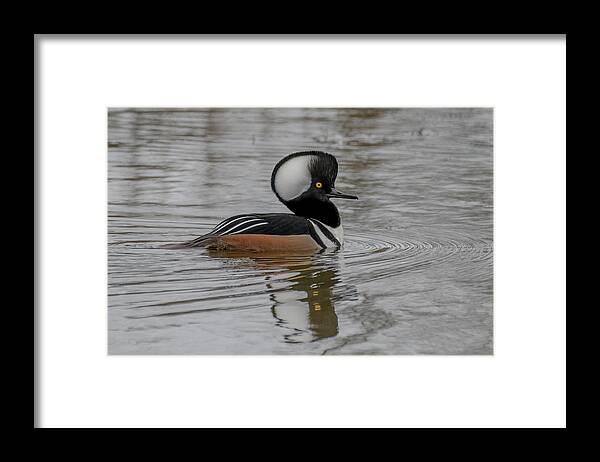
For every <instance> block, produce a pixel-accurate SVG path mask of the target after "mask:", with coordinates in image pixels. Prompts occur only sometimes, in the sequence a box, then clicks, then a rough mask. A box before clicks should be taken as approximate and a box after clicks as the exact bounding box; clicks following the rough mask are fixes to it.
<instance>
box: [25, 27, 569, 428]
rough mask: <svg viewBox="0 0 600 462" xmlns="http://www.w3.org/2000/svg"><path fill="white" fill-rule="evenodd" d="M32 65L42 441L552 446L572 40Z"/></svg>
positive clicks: (209, 47) (189, 43)
mask: <svg viewBox="0 0 600 462" xmlns="http://www.w3.org/2000/svg"><path fill="white" fill-rule="evenodd" d="M34 62H35V67H34V72H35V76H34V77H35V88H34V97H35V105H34V112H35V114H34V115H35V118H34V124H35V126H34V128H35V134H36V139H35V161H36V164H37V165H36V169H35V171H34V186H35V189H36V191H35V202H36V203H35V204H34V212H35V213H36V216H35V223H34V232H35V233H36V236H37V237H36V240H35V245H36V256H35V261H34V264H35V266H36V268H35V271H34V276H35V278H36V291H37V295H36V299H35V325H34V329H35V357H34V361H35V364H34V365H35V371H36V372H35V385H34V386H35V403H34V407H35V415H34V427H38V428H49V427H193V428H231V427H244V428H256V427H260V428H270V427H283V428H291V427H294V428H298V427H353V428H368V427H371V428H383V427H387V428H415V427H416V428H432V427H436V428H437V427H442V428H450V427H463V428H465V427H468V428H471V427H479V428H488V427H555V428H564V427H565V426H566V417H565V416H566V331H565V329H566V323H565V316H566V36H565V35H547V36H505V37H502V36H473V37H469V36H452V35H447V36H432V37H430V36H401V35H399V36H343V37H338V36H304V37H303V36H274V37H268V36H256V37H255V36H201V35H199V36H173V37H171V36H160V35H157V36H143V37H136V36H102V35H100V36H98V35H94V36H85V35H79V36H53V35H37V36H35V37H34ZM409 397H410V398H409ZM332 401H335V402H336V403H346V404H345V405H336V406H335V407H336V410H335V412H330V411H331V403H332ZM150 409H151V411H150ZM326 410H329V411H326ZM315 414H318V415H319V416H320V417H319V419H318V421H315V418H314V416H315Z"/></svg>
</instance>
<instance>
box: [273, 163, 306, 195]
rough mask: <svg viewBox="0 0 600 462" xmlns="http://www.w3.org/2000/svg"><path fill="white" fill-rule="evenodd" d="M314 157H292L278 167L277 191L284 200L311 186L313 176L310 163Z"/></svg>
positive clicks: (276, 177) (276, 174)
mask: <svg viewBox="0 0 600 462" xmlns="http://www.w3.org/2000/svg"><path fill="white" fill-rule="evenodd" d="M313 157H314V156H311V155H306V156H298V157H292V158H291V159H290V160H288V161H286V162H285V163H283V164H282V165H281V166H280V167H279V168H278V169H277V172H276V173H275V191H276V192H277V194H278V195H279V197H281V198H282V199H283V200H284V201H289V200H292V199H294V198H295V197H298V196H299V195H300V194H302V193H303V192H304V191H307V190H308V189H309V188H310V182H311V180H312V178H311V175H310V170H309V169H308V164H309V162H310V161H311V159H312V158H313Z"/></svg>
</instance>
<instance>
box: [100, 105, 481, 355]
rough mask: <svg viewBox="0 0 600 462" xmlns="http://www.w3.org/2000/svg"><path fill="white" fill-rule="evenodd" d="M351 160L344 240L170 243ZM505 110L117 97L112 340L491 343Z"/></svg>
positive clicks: (112, 142)
mask: <svg viewBox="0 0 600 462" xmlns="http://www.w3.org/2000/svg"><path fill="white" fill-rule="evenodd" d="M313 149H314V150H323V151H327V152H330V153H332V154H334V155H335V156H336V157H337V158H338V162H339V174H338V180H337V181H336V186H337V187H338V188H339V189H340V190H342V191H344V192H348V193H351V194H356V195H358V196H359V197H360V200H359V201H343V200H338V201H337V202H336V203H337V204H338V207H339V209H340V213H341V215H342V220H343V224H344V231H345V239H346V242H345V246H344V248H343V249H342V250H340V251H332V250H327V251H325V252H322V253H316V254H310V255H282V254H240V253H236V254H231V253H222V252H221V253H219V252H214V251H208V250H206V249H202V248H192V249H181V250H166V249H161V248H160V245H161V244H165V243H172V242H181V241H185V240H188V239H192V238H194V237H197V236H199V235H201V234H203V233H205V232H207V231H209V230H210V229H211V228H212V227H213V226H214V225H215V224H216V223H218V222H219V221H221V220H222V219H224V218H227V217H229V216H232V215H238V214H242V213H252V212H258V213H268V212H288V210H287V209H286V208H285V207H284V206H283V205H282V204H280V203H279V202H278V201H277V199H276V197H275V196H274V195H273V193H272V192H271V188H270V175H271V171H272V169H273V167H274V165H275V164H276V163H277V161H278V160H279V159H280V158H282V157H283V156H285V155H287V154H289V153H291V152H294V151H301V150H313ZM492 152H493V149H492V110H491V109H189V110H188V109H185V110H183V109H169V110H165V109H117V108H115V109H110V110H109V113H108V200H109V204H108V213H109V216H108V273H109V274H108V284H109V287H108V352H109V353H110V354H491V353H492V293H493V273H492V270H493V268H492V248H493V245H492V244H493V241H492V238H493V229H492V217H493V209H492V173H493V172H492V167H493V156H492Z"/></svg>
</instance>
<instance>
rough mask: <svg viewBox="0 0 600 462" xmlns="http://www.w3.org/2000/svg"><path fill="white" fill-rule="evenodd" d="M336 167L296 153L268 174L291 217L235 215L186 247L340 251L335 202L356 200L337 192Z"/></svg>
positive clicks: (329, 159) (322, 157)
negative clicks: (335, 200) (331, 248)
mask: <svg viewBox="0 0 600 462" xmlns="http://www.w3.org/2000/svg"><path fill="white" fill-rule="evenodd" d="M337 172H338V163H337V160H336V158H335V157H334V156H332V155H331V154H328V153H326V152H322V151H303V152H295V153H293V154H290V155H288V156H286V157H284V158H283V159H281V160H280V161H279V162H278V163H277V165H275V168H274V169H273V173H272V174H271V189H272V190H273V192H274V193H275V195H276V196H277V198H278V199H279V200H280V201H281V202H282V203H283V204H284V205H285V206H286V207H287V208H289V209H290V210H291V211H292V212H294V214H289V213H253V214H244V215H236V216H234V217H230V218H227V219H226V220H223V221H222V222H221V223H219V224H218V225H216V226H215V227H214V228H213V230H212V231H211V232H209V233H207V234H204V235H203V236H200V237H198V238H196V239H194V240H192V241H189V242H186V243H184V244H182V245H183V246H184V247H198V246H202V247H207V248H211V249H218V250H250V251H283V252H287V251H310V250H319V249H326V248H330V247H334V248H340V247H342V245H343V243H344V230H343V228H342V220H341V218H340V214H339V212H338V209H337V207H336V206H335V205H334V203H333V202H331V199H333V198H340V199H358V197H356V196H351V195H349V194H344V193H342V192H340V191H338V190H337V189H335V179H336V177H337Z"/></svg>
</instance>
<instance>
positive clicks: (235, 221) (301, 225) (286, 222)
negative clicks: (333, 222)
mask: <svg viewBox="0 0 600 462" xmlns="http://www.w3.org/2000/svg"><path fill="white" fill-rule="evenodd" d="M235 234H270V235H277V236H290V235H308V236H310V237H311V238H313V240H314V241H315V242H316V243H317V245H319V246H320V247H321V248H323V249H325V248H327V247H340V246H341V242H340V241H339V240H338V239H336V236H335V235H334V234H333V233H332V232H331V231H330V230H329V229H328V228H327V227H326V226H324V225H323V224H321V223H320V222H317V221H316V220H315V221H313V220H309V219H306V218H304V217H300V216H297V215H292V214H287V213H262V214H261V213H259V214H253V215H236V216H234V217H230V218H227V219H226V220H223V221H222V222H220V223H219V224H218V225H216V226H215V227H214V228H213V229H212V231H210V232H209V233H208V234H204V235H203V236H200V237H198V238H196V239H194V240H193V241H188V242H186V243H184V244H183V245H184V246H185V247H190V246H191V247H195V246H199V245H206V244H207V243H210V242H211V241H214V240H215V239H218V238H219V237H223V236H232V235H235Z"/></svg>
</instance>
